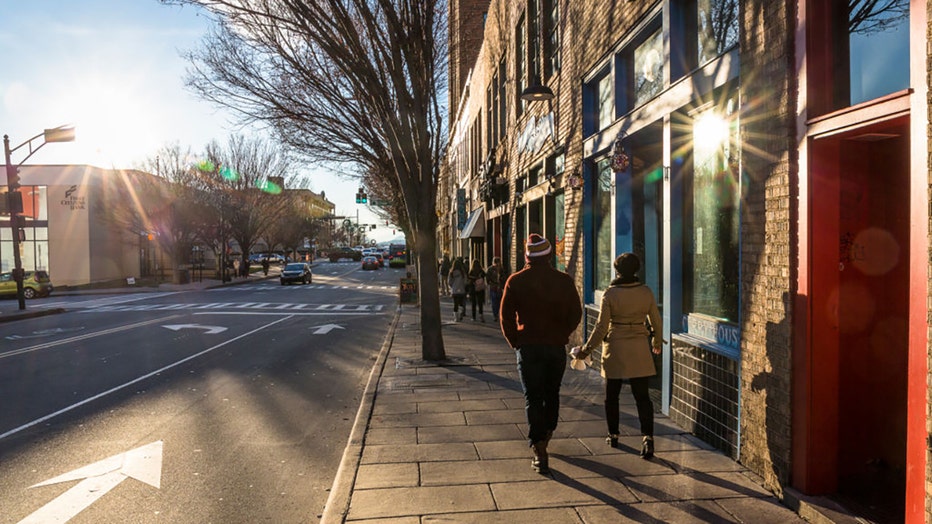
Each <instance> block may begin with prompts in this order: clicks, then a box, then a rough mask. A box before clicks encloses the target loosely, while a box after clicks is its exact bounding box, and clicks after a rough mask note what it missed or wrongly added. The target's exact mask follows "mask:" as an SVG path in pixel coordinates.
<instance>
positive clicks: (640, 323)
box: [576, 253, 663, 459]
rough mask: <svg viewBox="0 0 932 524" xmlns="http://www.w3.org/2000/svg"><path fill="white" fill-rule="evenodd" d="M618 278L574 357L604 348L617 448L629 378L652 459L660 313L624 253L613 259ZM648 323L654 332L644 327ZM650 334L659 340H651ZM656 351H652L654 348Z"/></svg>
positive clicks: (611, 436)
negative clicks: (624, 386) (651, 383)
mask: <svg viewBox="0 0 932 524" xmlns="http://www.w3.org/2000/svg"><path fill="white" fill-rule="evenodd" d="M614 265H615V271H616V272H617V273H618V278H616V279H615V280H613V281H612V283H611V286H610V287H609V288H608V289H607V290H606V291H605V294H603V295H602V305H601V308H600V311H599V320H598V322H597V323H596V327H595V329H594V330H593V331H592V334H591V335H589V340H587V341H586V345H585V346H583V348H582V351H580V352H579V354H578V356H577V357H576V358H586V357H588V356H589V354H590V353H592V350H593V349H594V348H595V346H597V345H599V344H601V345H602V376H603V377H604V378H605V380H606V382H605V420H606V422H607V424H608V438H606V439H605V441H606V442H607V443H608V445H610V446H611V447H613V448H617V447H618V435H619V432H618V419H619V415H618V396H619V394H620V393H621V385H622V383H623V382H624V380H625V379H628V382H630V383H631V393H632V394H633V395H634V400H635V402H636V403H637V409H638V420H639V421H640V423H641V435H642V436H643V439H642V443H641V458H645V459H649V458H651V457H653V456H654V404H653V402H651V400H650V395H649V393H648V383H649V381H650V378H651V377H653V376H654V375H656V374H657V371H656V369H655V368H654V359H653V357H651V349H653V352H654V353H655V354H658V355H659V354H660V350H661V347H662V340H661V338H662V337H661V336H660V333H662V331H663V328H662V326H661V320H660V311H659V310H658V308H657V301H656V300H655V299H654V293H653V291H651V289H650V288H649V287H647V286H646V285H644V284H641V283H640V282H639V281H638V277H637V273H638V271H639V270H640V269H641V261H640V260H638V257H637V255H635V254H634V253H623V254H621V255H619V256H618V258H616V259H615V264H614ZM645 320H648V321H649V322H650V327H648V325H647V324H645ZM651 332H653V333H655V334H656V335H655V336H654V337H653V338H652V339H651V337H650V334H651ZM651 346H653V348H651Z"/></svg>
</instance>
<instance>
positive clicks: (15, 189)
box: [3, 135, 26, 311]
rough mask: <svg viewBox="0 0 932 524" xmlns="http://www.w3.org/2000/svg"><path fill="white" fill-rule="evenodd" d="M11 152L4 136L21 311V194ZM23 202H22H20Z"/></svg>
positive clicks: (23, 308) (8, 195)
mask: <svg viewBox="0 0 932 524" xmlns="http://www.w3.org/2000/svg"><path fill="white" fill-rule="evenodd" d="M12 154H13V152H12V151H10V137H9V135H3V157H4V160H5V161H6V183H7V194H6V198H7V202H9V206H8V207H9V209H10V229H12V230H13V280H15V281H16V300H17V301H19V309H20V311H24V310H25V309H26V296H25V295H24V294H23V259H22V257H20V255H19V246H20V238H19V232H20V231H22V229H21V228H20V227H19V209H17V202H15V201H14V197H13V194H14V193H19V173H17V171H18V170H19V169H18V168H17V167H16V166H14V165H13V162H12V160H11V158H10V157H11V155H12ZM20 202H21V201H20Z"/></svg>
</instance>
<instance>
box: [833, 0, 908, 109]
mask: <svg viewBox="0 0 932 524" xmlns="http://www.w3.org/2000/svg"><path fill="white" fill-rule="evenodd" d="M843 4H845V5H849V6H850V7H849V9H850V10H849V12H848V45H849V64H850V65H849V75H848V78H849V82H850V91H851V92H850V105H855V104H859V103H861V102H865V101H867V100H872V99H874V98H878V97H881V96H883V95H887V94H890V93H893V92H895V91H899V90H901V89H906V88H907V87H909V1H908V0H886V1H882V2H876V1H869V0H855V1H849V2H844V3H843Z"/></svg>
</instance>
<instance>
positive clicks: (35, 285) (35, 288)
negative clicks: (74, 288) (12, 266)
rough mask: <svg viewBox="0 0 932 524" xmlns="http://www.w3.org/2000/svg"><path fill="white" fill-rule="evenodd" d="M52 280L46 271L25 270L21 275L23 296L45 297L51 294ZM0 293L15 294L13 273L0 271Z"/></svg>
mask: <svg viewBox="0 0 932 524" xmlns="http://www.w3.org/2000/svg"><path fill="white" fill-rule="evenodd" d="M52 289H53V286H52V280H51V279H50V278H49V274H48V272H47V271H41V270H40V271H26V272H25V276H24V277H23V296H24V297H25V298H30V299H31V298H36V297H47V296H49V295H51V294H52ZM0 295H5V296H9V295H12V296H14V297H15V296H16V281H15V280H13V273H12V272H11V271H7V272H6V273H0Z"/></svg>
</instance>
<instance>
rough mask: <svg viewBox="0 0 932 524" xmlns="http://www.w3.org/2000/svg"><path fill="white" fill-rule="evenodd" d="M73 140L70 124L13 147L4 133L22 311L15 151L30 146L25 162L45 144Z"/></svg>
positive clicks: (15, 274) (19, 204) (20, 225)
mask: <svg viewBox="0 0 932 524" xmlns="http://www.w3.org/2000/svg"><path fill="white" fill-rule="evenodd" d="M40 138H41V139H42V143H40V144H39V145H37V146H36V147H33V146H32V143H33V141H36V140H38V139H40ZM72 141H74V127H69V126H60V127H56V128H54V129H46V130H45V131H43V132H41V133H39V134H38V135H36V136H34V137H32V138H30V139H29V140H27V141H25V142H23V143H22V144H20V145H18V146H16V147H14V148H12V149H11V148H10V136H9V135H3V157H4V161H5V162H6V183H7V195H6V198H7V199H8V200H7V202H8V203H9V208H10V229H12V230H13V231H12V232H13V279H14V280H15V281H16V299H17V300H18V301H19V309H20V310H21V311H22V310H25V309H26V297H25V296H24V295H23V277H24V275H25V272H24V271H23V260H22V257H20V254H19V248H20V245H22V241H23V240H24V239H23V238H21V237H20V235H21V234H23V221H22V217H21V216H20V215H21V214H22V208H23V204H22V202H23V200H22V197H21V196H20V194H19V186H20V184H19V165H15V166H14V165H13V160H12V155H13V151H16V150H18V149H19V148H21V147H23V146H29V154H28V155H26V158H24V159H23V160H22V162H25V161H26V160H29V157H31V156H32V155H33V153H35V152H36V151H38V150H39V149H42V146H44V145H45V144H48V143H51V142H72ZM22 162H21V163H22Z"/></svg>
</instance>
